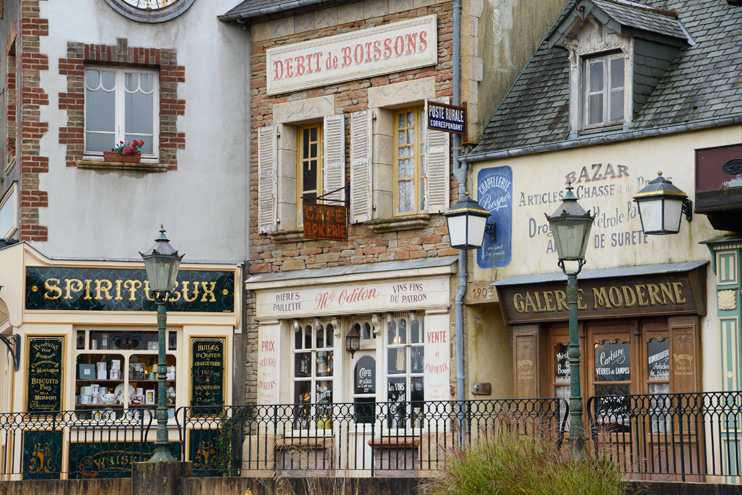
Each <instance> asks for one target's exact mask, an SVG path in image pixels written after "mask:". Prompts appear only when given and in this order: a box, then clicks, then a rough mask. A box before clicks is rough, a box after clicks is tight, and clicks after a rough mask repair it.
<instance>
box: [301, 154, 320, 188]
mask: <svg viewBox="0 0 742 495" xmlns="http://www.w3.org/2000/svg"><path fill="white" fill-rule="evenodd" d="M302 169H303V170H302V174H301V175H302V188H303V189H302V190H303V191H316V190H317V161H316V160H310V161H306V162H304V163H303V164H302Z"/></svg>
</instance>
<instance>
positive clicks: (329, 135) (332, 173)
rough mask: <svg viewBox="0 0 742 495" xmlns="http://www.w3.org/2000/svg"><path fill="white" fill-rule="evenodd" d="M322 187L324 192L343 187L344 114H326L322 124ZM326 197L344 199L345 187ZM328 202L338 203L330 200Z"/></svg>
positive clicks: (337, 199)
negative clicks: (323, 162)
mask: <svg viewBox="0 0 742 495" xmlns="http://www.w3.org/2000/svg"><path fill="white" fill-rule="evenodd" d="M323 132H324V150H323V153H324V158H325V164H324V169H323V174H324V177H323V186H322V187H323V189H324V192H325V193H328V192H330V191H335V190H336V189H340V188H342V187H345V116H344V115H343V114H340V115H328V116H326V117H325V126H324V130H323ZM326 199H334V200H336V201H345V189H340V190H339V191H337V192H335V193H333V194H331V195H329V196H327V197H326ZM328 204H339V203H336V202H334V201H333V202H330V203H328Z"/></svg>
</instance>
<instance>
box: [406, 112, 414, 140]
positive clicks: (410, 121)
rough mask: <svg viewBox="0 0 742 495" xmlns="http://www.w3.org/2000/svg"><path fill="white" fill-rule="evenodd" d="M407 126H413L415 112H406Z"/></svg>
mask: <svg viewBox="0 0 742 495" xmlns="http://www.w3.org/2000/svg"><path fill="white" fill-rule="evenodd" d="M407 127H415V112H407ZM413 139H414V138H413Z"/></svg>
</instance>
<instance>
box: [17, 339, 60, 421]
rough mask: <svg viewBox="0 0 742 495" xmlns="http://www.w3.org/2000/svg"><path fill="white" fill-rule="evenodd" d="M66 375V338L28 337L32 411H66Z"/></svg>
mask: <svg viewBox="0 0 742 495" xmlns="http://www.w3.org/2000/svg"><path fill="white" fill-rule="evenodd" d="M63 375H64V337H63V336H59V337H30V336H29V337H28V381H27V384H28V385H27V386H28V389H27V390H26V397H27V399H26V400H27V401H28V402H27V408H26V410H27V411H29V412H41V411H59V410H61V409H62V377H63Z"/></svg>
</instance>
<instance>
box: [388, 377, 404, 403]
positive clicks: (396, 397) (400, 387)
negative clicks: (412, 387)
mask: <svg viewBox="0 0 742 495" xmlns="http://www.w3.org/2000/svg"><path fill="white" fill-rule="evenodd" d="M406 382H407V379H406V378H404V377H399V378H389V379H388V380H387V396H386V397H387V400H388V401H390V402H401V401H404V400H407V393H406V392H407V391H406Z"/></svg>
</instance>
